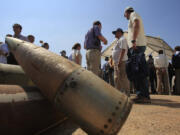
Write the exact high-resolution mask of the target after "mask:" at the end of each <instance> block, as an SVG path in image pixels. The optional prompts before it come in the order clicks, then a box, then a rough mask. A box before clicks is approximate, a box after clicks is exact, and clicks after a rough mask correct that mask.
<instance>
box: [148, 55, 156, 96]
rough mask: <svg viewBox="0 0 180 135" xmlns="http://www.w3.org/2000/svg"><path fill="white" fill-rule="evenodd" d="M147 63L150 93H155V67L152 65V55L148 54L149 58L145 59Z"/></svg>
mask: <svg viewBox="0 0 180 135" xmlns="http://www.w3.org/2000/svg"><path fill="white" fill-rule="evenodd" d="M147 64H148V69H149V80H150V84H151V93H152V94H156V93H157V92H156V85H155V82H156V80H157V79H156V69H155V66H154V59H153V57H152V55H149V59H148V61H147Z"/></svg>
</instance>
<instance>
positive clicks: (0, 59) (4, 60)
mask: <svg viewBox="0 0 180 135" xmlns="http://www.w3.org/2000/svg"><path fill="white" fill-rule="evenodd" d="M0 50H1V51H2V52H3V53H4V54H8V53H9V49H8V45H7V44H1V45H0ZM0 63H4V64H7V57H6V56H4V55H0Z"/></svg>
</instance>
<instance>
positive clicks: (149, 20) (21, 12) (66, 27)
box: [0, 0, 180, 66]
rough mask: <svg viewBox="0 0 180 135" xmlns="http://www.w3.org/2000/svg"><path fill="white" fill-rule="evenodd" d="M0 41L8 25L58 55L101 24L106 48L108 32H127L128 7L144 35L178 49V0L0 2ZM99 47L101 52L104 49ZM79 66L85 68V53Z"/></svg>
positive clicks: (83, 52) (9, 32)
mask: <svg viewBox="0 0 180 135" xmlns="http://www.w3.org/2000/svg"><path fill="white" fill-rule="evenodd" d="M0 2H1V8H0V18H1V20H0V41H4V38H5V35H6V34H13V31H12V25H13V24H14V23H19V24H21V25H22V26H23V30H22V35H25V36H27V35H29V34H32V35H34V36H35V38H36V39H35V40H36V41H35V44H36V45H40V43H39V40H43V41H44V42H48V43H49V45H50V51H52V52H55V53H57V54H59V52H60V51H61V50H66V51H67V54H68V55H70V53H71V48H72V46H73V45H74V44H75V43H77V42H79V43H81V45H82V46H83V43H84V37H85V34H86V33H87V31H88V30H89V29H90V28H91V27H92V23H93V22H94V21H95V20H100V21H101V23H102V26H103V28H102V34H103V35H104V36H105V37H106V38H107V40H108V45H107V46H109V45H110V43H111V42H112V41H113V39H114V36H113V35H112V31H113V30H115V29H117V28H119V27H120V28H122V29H123V30H124V31H127V26H128V21H127V20H126V19H125V18H124V9H125V8H126V7H128V6H132V7H133V8H134V9H135V11H136V12H137V13H138V14H139V15H140V16H141V17H142V19H143V23H144V27H145V33H146V35H150V36H155V37H160V38H162V39H164V40H165V41H166V42H167V43H168V44H169V45H170V46H171V47H172V48H174V47H175V46H176V45H180V8H179V5H180V0H28V1H27V0H0ZM107 46H103V50H104V49H105V48H106V47H107ZM81 52H82V55H83V66H85V65H86V60H85V52H86V51H85V50H84V49H83V48H82V50H81Z"/></svg>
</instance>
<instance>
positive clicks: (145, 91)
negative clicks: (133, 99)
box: [130, 46, 150, 98]
mask: <svg viewBox="0 0 180 135" xmlns="http://www.w3.org/2000/svg"><path fill="white" fill-rule="evenodd" d="M145 50H146V46H137V49H135V50H133V48H130V53H131V54H134V53H135V54H139V53H144V52H145ZM146 64H147V63H146ZM133 83H134V87H135V90H136V92H137V96H138V97H145V98H150V96H149V84H148V79H147V77H139V76H136V78H135V79H134V80H133Z"/></svg>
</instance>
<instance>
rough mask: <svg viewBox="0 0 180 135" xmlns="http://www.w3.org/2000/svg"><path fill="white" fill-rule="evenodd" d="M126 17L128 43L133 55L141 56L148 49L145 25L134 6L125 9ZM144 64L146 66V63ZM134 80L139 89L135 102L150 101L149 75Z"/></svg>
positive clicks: (137, 89)
mask: <svg viewBox="0 0 180 135" xmlns="http://www.w3.org/2000/svg"><path fill="white" fill-rule="evenodd" d="M124 17H125V18H127V20H129V24H128V45H129V47H130V53H131V55H137V56H139V55H140V54H144V52H145V50H146V37H145V34H144V26H143V22H142V19H141V17H140V16H139V15H138V14H137V13H136V12H135V11H134V9H133V8H132V7H128V8H126V9H125V13H124ZM144 57H145V55H144ZM145 63H146V62H145ZM146 64H147V63H146ZM143 66H144V67H146V65H143ZM144 67H141V68H144ZM146 70H148V69H146ZM133 82H134V84H135V89H136V91H138V94H137V97H136V98H135V99H134V102H138V103H146V102H147V103H149V102H150V96H149V86H148V80H147V75H144V76H136V77H135V79H134V81H133Z"/></svg>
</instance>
